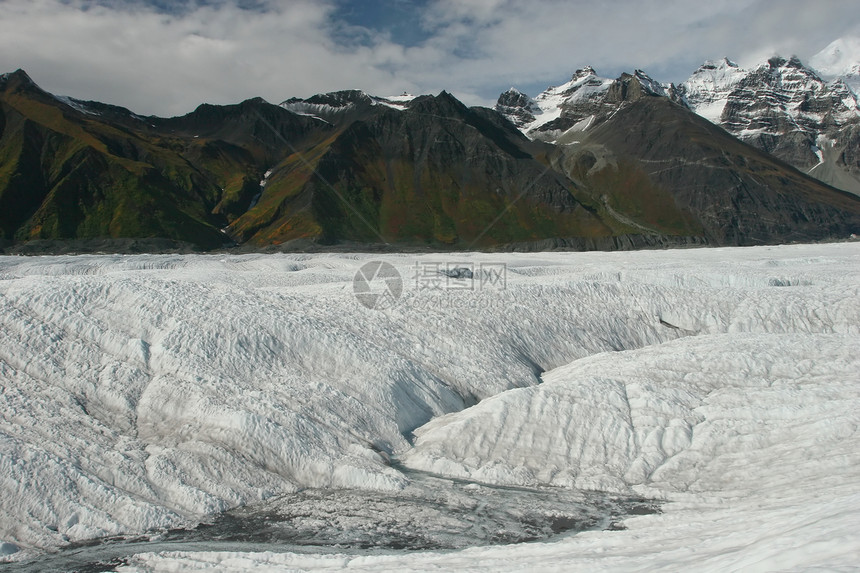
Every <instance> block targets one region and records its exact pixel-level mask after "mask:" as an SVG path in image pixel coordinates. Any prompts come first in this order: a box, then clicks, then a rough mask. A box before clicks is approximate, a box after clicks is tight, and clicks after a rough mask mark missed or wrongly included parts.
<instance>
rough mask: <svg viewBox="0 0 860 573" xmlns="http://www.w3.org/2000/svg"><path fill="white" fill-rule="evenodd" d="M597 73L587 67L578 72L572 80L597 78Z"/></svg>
mask: <svg viewBox="0 0 860 573" xmlns="http://www.w3.org/2000/svg"><path fill="white" fill-rule="evenodd" d="M596 75H597V72H596V71H595V70H594V68H592V67H591V66H585V67H584V68H580V69H578V70H576V71H575V72H574V73H573V75H572V76H571V77H570V79H571V80H581V79H582V78H586V77H588V76H596Z"/></svg>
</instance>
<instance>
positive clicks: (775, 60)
mask: <svg viewBox="0 0 860 573" xmlns="http://www.w3.org/2000/svg"><path fill="white" fill-rule="evenodd" d="M767 66H768V67H770V68H771V69H778V68H795V69H809V68H807V67H806V66H805V65H804V64H803V62H802V61H800V58H799V57H797V56H794V55H792V56H791V57H789V58H784V57H783V56H780V55H776V56H771V57H770V58H768V60H767Z"/></svg>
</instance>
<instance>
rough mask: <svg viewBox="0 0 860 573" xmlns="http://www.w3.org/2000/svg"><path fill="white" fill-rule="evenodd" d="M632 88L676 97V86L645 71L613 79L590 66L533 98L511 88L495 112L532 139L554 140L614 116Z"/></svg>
mask: <svg viewBox="0 0 860 573" xmlns="http://www.w3.org/2000/svg"><path fill="white" fill-rule="evenodd" d="M631 81H632V83H631ZM629 85H633V86H634V89H635V90H636V91H637V92H644V93H647V94H651V95H661V96H666V97H672V98H674V97H675V91H674V90H675V88H674V86H672V85H671V84H661V83H659V82H657V81H655V80H653V79H652V78H651V77H649V76H648V75H647V74H646V73H645V72H643V71H642V70H636V71H635V72H634V74H633V76H630V75H627V74H625V75H623V76H622V77H621V78H619V79H618V80H611V79H609V78H602V77H600V76H598V75H597V72H595V70H594V68H592V67H590V66H588V67H585V68H583V69H581V70H576V73H574V74H573V77H571V79H570V81H568V82H567V83H564V84H562V85H560V86H557V87H556V86H553V87H550V88H548V89H546V90H545V91H544V92H543V93H541V94H540V95H538V96H537V97H536V98H534V99H531V98H529V97H528V96H527V95H525V94H523V93H522V92H520V91H518V90H517V89H516V88H511V89H509V90H508V91H506V92H505V93H503V94H502V95H501V96H499V100H498V102H497V103H496V106H495V109H496V111H498V112H499V113H501V114H502V115H504V116H505V117H507V118H508V119H509V120H510V121H511V122H513V123H514V125H516V126H517V127H519V128H520V130H521V131H522V132H523V133H525V134H526V135H528V136H529V137H531V138H533V139H541V140H544V141H555V140H557V139H558V138H559V137H560V136H561V135H562V134H564V133H567V132H576V131H585V130H586V129H588V128H589V127H592V126H594V125H597V124H599V123H601V122H602V121H603V120H604V119H606V118H607V117H609V116H611V115H612V114H613V113H614V112H616V111H617V110H618V108H619V106H620V105H621V104H622V103H623V102H624V101H626V100H628V99H629V95H628V94H627V90H628V89H629V88H628V87H627V86H629ZM613 88H614V89H613Z"/></svg>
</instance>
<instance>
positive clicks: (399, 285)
mask: <svg viewBox="0 0 860 573" xmlns="http://www.w3.org/2000/svg"><path fill="white" fill-rule="evenodd" d="M352 292H353V293H354V294H355V299H356V300H357V301H358V302H359V303H360V304H361V305H363V306H366V307H367V308H369V309H371V310H385V309H389V308H392V307H393V306H394V305H395V304H397V301H398V300H400V295H401V294H403V279H402V278H401V277H400V273H399V272H397V269H395V268H394V266H392V265H391V264H389V263H386V262H385V261H370V262H369V263H365V264H364V265H362V267H361V268H360V269H358V272H356V273H355V277H354V278H353V279H352Z"/></svg>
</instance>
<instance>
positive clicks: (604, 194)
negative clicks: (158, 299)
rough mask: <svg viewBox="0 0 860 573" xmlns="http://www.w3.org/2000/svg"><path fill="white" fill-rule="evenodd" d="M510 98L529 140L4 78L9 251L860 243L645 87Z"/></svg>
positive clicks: (813, 198)
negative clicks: (87, 97)
mask: <svg viewBox="0 0 860 573" xmlns="http://www.w3.org/2000/svg"><path fill="white" fill-rule="evenodd" d="M506 97H507V99H506V101H507V102H508V103H509V104H510V105H507V108H508V109H506V110H503V111H505V114H506V115H508V117H511V116H512V114H513V113H514V112H516V110H521V113H520V112H517V113H519V115H517V116H516V117H515V121H517V122H518V125H519V129H518V127H517V126H515V125H512V124H511V123H510V122H509V121H507V120H506V119H505V118H504V117H503V115H500V114H499V113H497V112H496V111H493V110H489V109H486V108H477V107H474V108H468V107H466V106H465V105H463V104H462V103H461V102H459V101H458V100H457V99H456V98H454V97H453V96H452V95H450V94H448V93H446V92H442V93H440V94H439V95H436V96H419V97H413V96H408V95H405V94H404V95H403V96H397V97H391V98H380V97H375V96H370V95H368V94H365V93H363V92H359V91H342V92H334V93H330V94H321V95H318V96H314V97H312V98H308V99H296V98H293V99H290V100H287V101H285V102H283V103H282V104H281V105H272V104H269V103H267V102H265V101H263V100H262V99H259V98H257V99H252V100H247V101H245V102H242V103H239V104H236V105H228V106H213V105H208V104H203V105H201V106H200V107H198V108H197V109H196V110H195V111H193V112H192V113H190V114H187V115H185V116H182V117H176V118H168V119H164V118H157V117H140V116H137V115H135V114H134V113H132V112H131V111H129V110H127V109H124V108H121V107H117V106H111V105H106V104H101V103H98V102H84V101H78V100H73V99H70V98H63V97H56V96H53V95H51V94H49V93H47V92H45V91H43V90H41V89H40V88H39V87H38V86H37V85H36V84H35V83H34V82H33V81H32V80H31V79H30V78H29V77H28V76H27V75H26V73H24V72H23V71H20V70H19V71H18V72H15V73H12V74H5V75H3V76H0V240H2V241H4V242H5V244H6V245H7V246H8V245H10V244H11V245H15V247H13V248H18V247H20V245H22V244H33V241H39V240H42V241H44V240H48V241H68V240H78V241H80V240H84V241H86V240H90V241H103V240H105V239H110V240H117V239H122V238H127V239H135V240H138V239H145V240H151V241H156V240H158V241H163V240H168V241H172V242H173V243H172V244H174V245H180V246H181V245H186V246H188V248H192V247H193V248H202V249H211V248H218V247H225V246H230V245H241V246H243V247H245V248H248V249H261V248H272V247H275V248H303V249H304V248H317V247H318V246H324V247H326V248H328V247H330V246H333V245H337V244H345V245H348V246H349V245H352V247H350V248H356V247H361V246H362V245H369V244H382V245H385V244H388V245H393V246H395V247H396V248H402V247H420V248H432V249H440V248H452V249H471V248H550V247H557V246H561V247H568V248H609V249H612V248H632V247H641V246H647V245H667V244H689V243H695V244H700V243H708V244H718V245H719V244H732V245H735V244H759V243H776V242H782V241H787V240H817V239H826V238H833V237H847V236H848V235H849V234H850V233H854V232H857V230H858V229H860V200H858V199H857V198H856V197H853V196H849V195H846V194H844V193H840V192H838V191H836V190H834V189H832V188H830V187H827V186H826V185H822V184H821V183H819V182H817V181H816V180H814V179H812V178H809V177H806V176H805V175H803V174H802V173H799V172H797V171H796V170H794V169H793V168H791V167H789V166H788V165H786V164H784V163H781V162H780V161H778V160H776V159H774V158H773V157H772V156H770V155H767V154H764V153H762V152H761V151H759V150H757V149H755V148H753V147H750V146H747V145H745V144H743V143H741V142H739V141H738V140H736V139H735V138H733V137H730V136H729V135H728V134H726V133H725V132H724V131H722V130H719V129H717V128H715V127H713V126H712V125H710V124H707V123H706V122H702V121H701V120H700V119H699V118H698V116H696V115H695V114H693V113H692V112H691V111H690V110H689V108H688V105H687V104H686V100H685V99H684V92H683V90H682V89H681V88H676V87H675V86H666V85H662V84H659V83H658V82H655V81H654V80H652V79H651V78H649V77H648V76H647V75H645V74H644V73H642V72H636V73H635V74H634V75H627V74H625V75H623V76H622V77H621V78H619V79H618V80H613V81H609V80H604V79H601V78H599V77H598V76H597V75H596V74H595V73H594V71H593V70H590V69H586V70H581V71H580V72H578V73H577V75H576V76H575V77H574V78H573V80H572V81H571V82H569V83H568V84H566V85H565V86H560V87H559V88H555V90H554V91H553V93H551V94H550V93H548V94H545V95H544V96H543V97H538V98H536V99H535V100H534V101H532V100H529V99H528V98H527V97H525V96H522V94H519V95H518V94H516V93H514V92H509V93H508V94H507V96H506ZM512 110H513V111H512ZM631 129H635V130H637V131H636V132H635V133H633V134H632V135H631V131H630V130H631ZM520 130H525V131H526V132H527V133H528V134H529V135H530V136H531V137H526V136H524V135H523V133H521V131H520ZM577 134H583V135H584V136H583V137H580V136H579V135H577ZM548 141H555V142H557V143H558V144H560V145H556V144H553V143H548ZM702 165H706V167H707V168H706V169H704V170H703V169H701V166H702ZM751 206H754V208H752V207H751ZM158 244H159V245H163V243H158ZM145 246H146V245H144V247H143V248H145ZM99 248H100V249H103V248H107V249H115V248H117V247H116V246H115V244H114V246H111V245H109V244H108V245H106V246H105V244H104V243H103V242H101V243H99ZM154 248H159V249H160V248H163V246H159V247H154Z"/></svg>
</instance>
